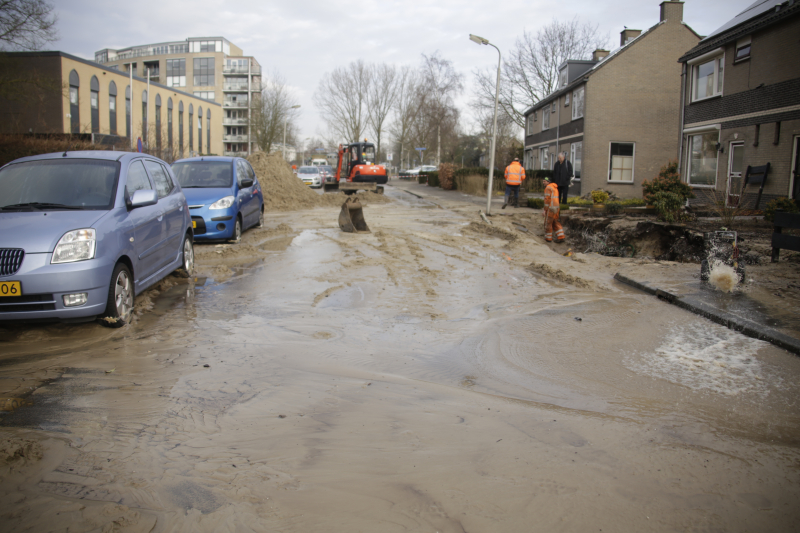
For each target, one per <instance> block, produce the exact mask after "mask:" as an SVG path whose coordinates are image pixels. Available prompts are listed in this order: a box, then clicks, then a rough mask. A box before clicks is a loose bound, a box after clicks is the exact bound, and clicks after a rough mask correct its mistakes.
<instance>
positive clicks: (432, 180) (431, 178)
mask: <svg viewBox="0 0 800 533" xmlns="http://www.w3.org/2000/svg"><path fill="white" fill-rule="evenodd" d="M420 174H422V172H420ZM425 174H426V175H427V177H428V187H438V186H439V173H438V172H436V171H435V170H434V171H431V172H426V173H425Z"/></svg>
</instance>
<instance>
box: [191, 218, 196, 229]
mask: <svg viewBox="0 0 800 533" xmlns="http://www.w3.org/2000/svg"><path fill="white" fill-rule="evenodd" d="M192 228H194V229H197V221H196V220H192Z"/></svg>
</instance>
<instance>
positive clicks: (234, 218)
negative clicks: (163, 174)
mask: <svg viewBox="0 0 800 533" xmlns="http://www.w3.org/2000/svg"><path fill="white" fill-rule="evenodd" d="M172 171H173V172H174V173H175V177H177V178H178V182H179V183H180V185H181V188H182V189H183V193H184V194H185V195H186V200H187V201H188V202H189V210H190V212H191V216H192V224H193V227H194V238H195V239H196V240H198V241H221V240H228V241H233V242H239V240H240V239H241V238H242V232H243V231H244V230H246V229H247V228H250V227H252V226H259V227H260V226H261V225H262V224H263V222H264V193H263V192H262V191H261V184H260V183H258V178H257V177H256V173H255V172H254V171H253V167H252V166H250V163H248V162H247V160H246V159H242V158H239V157H216V156H212V157H192V158H189V159H181V160H180V161H176V162H175V163H173V164H172Z"/></svg>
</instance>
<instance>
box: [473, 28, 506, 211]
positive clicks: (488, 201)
mask: <svg viewBox="0 0 800 533" xmlns="http://www.w3.org/2000/svg"><path fill="white" fill-rule="evenodd" d="M469 39H470V41H472V42H474V43H477V44H488V45H489V46H491V47H492V48H494V49H495V50H497V86H496V87H495V92H494V125H493V126H492V154H491V156H490V158H489V190H488V191H487V192H486V196H487V197H486V214H487V215H489V214H491V209H492V179H493V178H494V143H495V138H496V137H497V101H498V99H499V98H500V65H501V62H502V56H501V54H500V49H499V48H497V47H496V46H495V45H493V44H492V43H490V42H489V41H488V40H487V39H484V38H483V37H478V36H477V35H472V34H471V33H470V34H469Z"/></svg>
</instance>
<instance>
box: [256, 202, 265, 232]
mask: <svg viewBox="0 0 800 533" xmlns="http://www.w3.org/2000/svg"><path fill="white" fill-rule="evenodd" d="M256 227H257V228H263V227H264V207H263V206H262V207H261V213H259V214H258V224H256Z"/></svg>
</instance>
